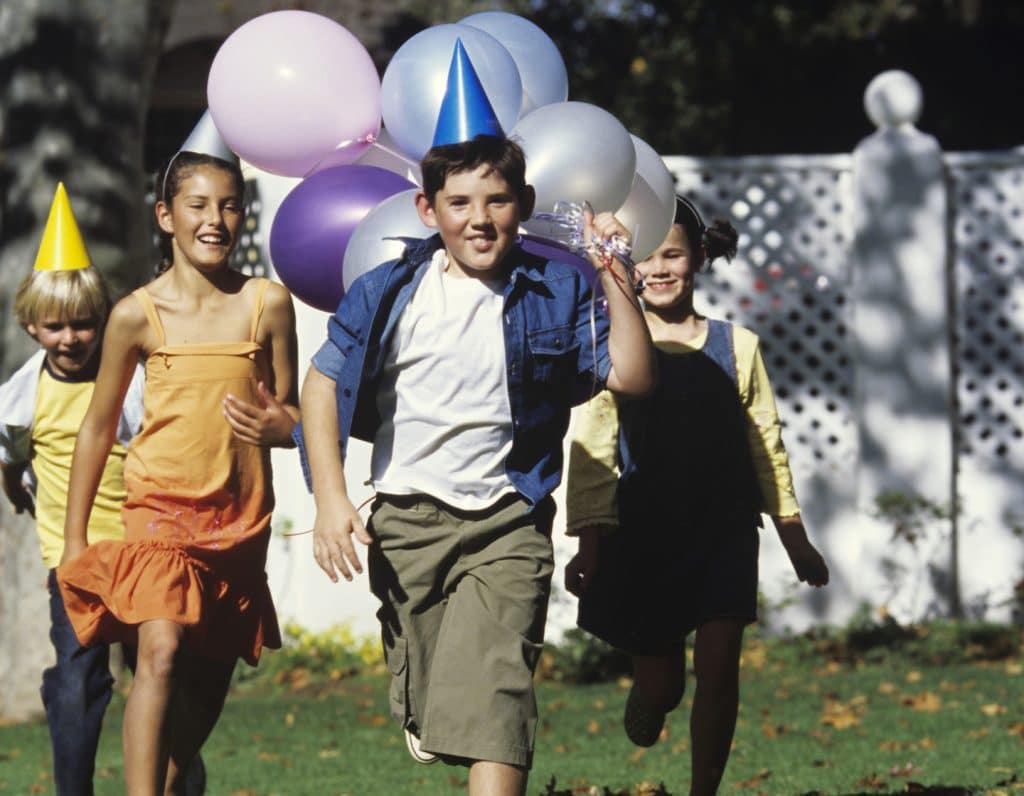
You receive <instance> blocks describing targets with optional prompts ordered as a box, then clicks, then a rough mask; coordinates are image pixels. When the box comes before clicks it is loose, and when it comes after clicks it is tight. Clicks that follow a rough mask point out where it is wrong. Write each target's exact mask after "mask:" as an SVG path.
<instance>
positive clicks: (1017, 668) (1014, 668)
mask: <svg viewBox="0 0 1024 796" xmlns="http://www.w3.org/2000/svg"><path fill="white" fill-rule="evenodd" d="M1021 672H1024V664H1022V663H1021V662H1020V661H1010V662H1009V663H1007V664H1006V673H1007V674H1020V673H1021Z"/></svg>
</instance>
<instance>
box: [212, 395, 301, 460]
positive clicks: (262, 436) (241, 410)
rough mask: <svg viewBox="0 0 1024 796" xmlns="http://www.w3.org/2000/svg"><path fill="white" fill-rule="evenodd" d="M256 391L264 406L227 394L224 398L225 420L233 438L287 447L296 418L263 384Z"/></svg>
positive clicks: (253, 443) (251, 443) (256, 443)
mask: <svg viewBox="0 0 1024 796" xmlns="http://www.w3.org/2000/svg"><path fill="white" fill-rule="evenodd" d="M256 392H257V395H258V397H259V399H260V403H262V404H263V406H256V405H255V404H251V403H248V402H247V401H243V400H242V399H241V398H238V397H236V396H234V395H231V394H228V395H227V396H226V397H225V398H224V417H225V419H226V420H227V421H228V425H230V426H231V430H232V432H233V433H234V435H235V436H236V437H237V438H238V439H240V440H242V441H243V442H248V443H249V444H250V445H285V444H288V443H289V442H290V441H291V435H292V429H293V428H295V418H294V417H292V416H291V415H290V414H289V413H288V410H287V409H285V406H284V404H282V403H281V402H280V401H278V400H277V399H276V398H275V397H274V396H273V395H271V394H270V390H268V389H267V385H266V384H264V383H263V382H262V381H261V382H259V383H258V384H257V385H256Z"/></svg>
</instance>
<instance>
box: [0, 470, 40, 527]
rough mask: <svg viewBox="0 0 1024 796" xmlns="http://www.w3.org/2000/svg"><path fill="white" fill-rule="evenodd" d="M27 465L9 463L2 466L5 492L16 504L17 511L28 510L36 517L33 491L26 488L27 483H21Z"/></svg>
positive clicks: (13, 503)
mask: <svg viewBox="0 0 1024 796" xmlns="http://www.w3.org/2000/svg"><path fill="white" fill-rule="evenodd" d="M25 467H26V465H24V464H13V465H10V464H9V465H5V466H4V467H3V468H0V469H2V470H3V486H4V494H5V495H7V499H8V500H10V501H11V504H12V505H13V506H14V511H15V513H17V514H22V513H24V512H26V511H27V512H28V513H29V514H30V515H31V516H33V517H35V516H36V505H35V502H34V501H33V500H32V493H31V492H29V491H28V490H27V489H25V485H24V484H23V483H21V477H22V475H23V474H24V472H25Z"/></svg>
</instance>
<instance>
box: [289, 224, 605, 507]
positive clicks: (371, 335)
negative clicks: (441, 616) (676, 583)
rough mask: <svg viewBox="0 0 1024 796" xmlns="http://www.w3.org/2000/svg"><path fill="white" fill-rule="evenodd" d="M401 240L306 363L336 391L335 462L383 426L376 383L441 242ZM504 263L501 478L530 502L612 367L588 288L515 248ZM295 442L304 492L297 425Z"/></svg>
mask: <svg viewBox="0 0 1024 796" xmlns="http://www.w3.org/2000/svg"><path fill="white" fill-rule="evenodd" d="M406 243H407V245H406V249H405V252H404V253H403V255H402V257H401V258H400V259H398V260H393V261H391V262H388V263H385V264H383V265H381V266H378V267H377V268H375V269H373V270H372V271H369V272H367V273H366V274H364V275H363V276H361V277H359V278H358V279H357V280H356V281H355V282H353V284H352V285H351V287H350V289H349V291H348V292H347V293H346V294H345V296H344V298H343V299H342V301H341V304H339V305H338V310H337V312H335V314H334V316H333V317H332V318H331V319H330V321H329V322H328V327H327V341H326V342H325V343H324V344H323V345H322V346H321V348H320V350H319V351H317V353H316V354H315V355H314V357H313V366H314V367H315V368H316V369H317V370H319V371H320V372H321V373H323V374H324V375H325V376H327V377H329V378H330V379H332V380H333V381H334V382H335V384H336V385H337V386H336V395H337V412H338V437H339V440H338V444H339V452H340V454H341V456H342V457H344V455H345V445H346V442H347V441H348V438H349V437H350V436H353V437H356V438H358V439H362V440H365V441H367V442H373V439H374V436H375V435H376V431H377V428H378V427H379V425H380V422H381V420H380V416H379V414H378V412H377V400H376V399H377V389H378V384H379V380H380V376H381V372H382V370H383V366H384V361H385V358H386V356H387V353H388V350H389V347H390V345H391V341H392V338H393V335H394V332H395V329H396V327H397V325H398V319H399V317H400V316H401V314H402V311H403V310H404V309H405V307H406V305H407V304H408V303H409V300H410V299H411V298H412V296H413V294H414V293H415V292H416V288H417V286H418V285H419V282H420V280H421V279H422V278H423V275H424V273H426V269H427V267H428V266H429V264H430V260H431V258H432V257H433V255H434V252H436V251H437V250H438V249H439V248H441V246H442V245H443V244H442V243H441V239H440V236H438V235H435V236H433V237H431V238H426V239H423V240H420V239H411V240H409V241H406ZM507 256H508V257H509V258H510V261H511V268H510V270H509V278H508V283H507V284H506V286H505V291H504V309H503V313H502V315H503V318H504V323H503V327H502V328H503V331H504V338H505V358H506V364H507V374H508V394H509V405H510V407H511V410H512V450H511V452H510V453H509V455H508V458H507V459H506V461H505V471H506V473H507V474H508V477H509V480H510V481H511V482H512V484H513V486H514V487H515V488H516V490H517V491H518V492H519V493H520V494H522V495H523V497H525V498H526V499H527V500H528V501H529V502H530V503H531V504H534V505H535V504H537V503H539V502H540V501H541V500H543V499H544V498H545V497H547V496H548V495H550V494H551V493H552V492H553V491H554V489H555V487H557V486H558V484H559V482H560V481H561V478H562V439H563V437H564V436H565V433H566V431H567V430H568V427H569V411H570V409H571V408H572V407H573V406H574V405H576V404H580V403H583V402H584V401H586V400H588V399H589V398H590V397H591V396H592V395H593V394H595V392H596V391H599V390H601V389H603V388H604V383H605V380H606V379H607V378H608V373H609V371H610V370H611V359H610V357H609V355H608V329H609V322H608V317H607V315H605V314H604V313H603V312H601V311H596V312H594V313H593V321H592V320H591V317H592V313H591V304H592V302H591V292H590V287H589V286H588V285H587V282H586V280H585V279H584V278H583V276H582V274H581V273H580V272H579V271H578V270H577V269H575V268H573V267H572V266H570V265H566V264H564V263H558V262H553V261H547V260H545V259H544V258H541V257H536V256H534V255H531V254H528V253H527V252H524V251H523V250H522V249H520V248H519V247H518V246H516V247H514V248H513V249H512V250H511V251H510V252H509V254H508V255H507ZM474 345H475V342H474V341H472V340H467V341H466V344H465V351H466V367H472V366H473V357H474V354H473V348H474ZM595 354H596V356H595ZM595 360H596V361H595ZM294 437H295V441H296V443H297V445H298V447H299V453H300V456H301V459H302V467H303V471H304V474H305V476H306V483H307V485H308V484H309V483H310V477H309V463H308V460H307V458H306V453H305V446H304V445H303V439H302V426H301V424H300V425H298V426H296V428H295V432H294Z"/></svg>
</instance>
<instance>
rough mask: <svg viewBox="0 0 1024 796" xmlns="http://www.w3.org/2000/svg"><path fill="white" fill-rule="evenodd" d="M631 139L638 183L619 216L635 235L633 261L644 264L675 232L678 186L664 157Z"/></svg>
mask: <svg viewBox="0 0 1024 796" xmlns="http://www.w3.org/2000/svg"><path fill="white" fill-rule="evenodd" d="M630 137H631V138H632V139H633V146H634V148H635V149H636V179H635V180H634V181H633V188H632V190H630V192H629V196H627V197H626V201H625V202H623V204H622V207H620V208H619V209H618V210H616V211H615V215H616V216H617V217H618V219H619V221H621V222H622V224H623V226H625V227H626V229H628V230H629V231H630V232H631V233H632V234H633V259H634V260H635V261H637V262H640V260H644V259H646V258H647V257H649V256H650V255H651V254H653V253H654V250H655V249H657V248H658V247H659V246H660V245H661V244H662V241H664V240H665V237H666V236H667V235H668V232H669V230H670V229H671V228H672V219H673V218H674V217H675V214H676V185H675V180H673V179H672V173H671V172H670V171H669V170H668V167H667V166H666V165H665V161H663V160H662V159H661V155H659V154H658V153H657V152H655V151H654V149H652V148H651V146H650V144H648V143H647V142H646V141H644V140H643V139H641V138H637V137H636V136H635V135H633V136H630Z"/></svg>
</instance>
